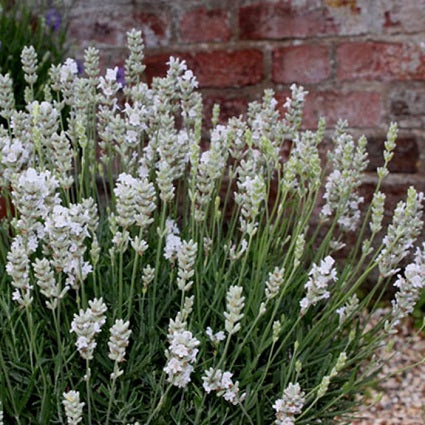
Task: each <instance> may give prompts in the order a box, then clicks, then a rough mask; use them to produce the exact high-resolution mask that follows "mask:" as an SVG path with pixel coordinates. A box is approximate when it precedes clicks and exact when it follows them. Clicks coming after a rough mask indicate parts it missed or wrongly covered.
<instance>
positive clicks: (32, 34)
mask: <svg viewBox="0 0 425 425" xmlns="http://www.w3.org/2000/svg"><path fill="white" fill-rule="evenodd" d="M0 10H1V13H0V41H1V45H0V73H2V74H6V73H9V74H10V75H13V81H14V94H15V100H16V104H17V106H18V107H20V108H21V107H23V106H24V105H25V102H24V88H25V86H26V84H25V80H24V73H23V72H22V64H21V52H22V49H23V48H24V46H30V45H32V46H33V47H34V49H35V51H36V52H37V54H38V57H39V58H40V63H39V64H38V68H37V77H38V78H37V81H36V82H35V84H34V90H35V96H36V98H37V99H39V98H41V95H42V89H43V86H44V84H45V83H46V82H47V80H48V72H49V68H50V66H51V64H58V63H60V62H62V61H63V60H64V58H65V55H66V50H67V48H66V44H65V41H66V33H67V23H66V19H64V18H65V15H63V16H62V15H61V14H60V12H59V9H56V8H55V7H53V5H49V4H44V2H41V3H40V2H39V3H38V4H37V5H36V4H35V3H34V2H32V1H19V0H18V1H11V0H1V1H0Z"/></svg>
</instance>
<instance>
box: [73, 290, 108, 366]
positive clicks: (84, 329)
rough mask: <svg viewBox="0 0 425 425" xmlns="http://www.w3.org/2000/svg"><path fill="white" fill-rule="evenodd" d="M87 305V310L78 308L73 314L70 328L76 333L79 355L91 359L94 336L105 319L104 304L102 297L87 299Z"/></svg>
mask: <svg viewBox="0 0 425 425" xmlns="http://www.w3.org/2000/svg"><path fill="white" fill-rule="evenodd" d="M89 305H90V307H89V308H88V309H87V310H83V309H80V311H79V313H78V314H74V319H73V321H72V322H71V330H70V332H74V333H75V334H76V335H77V342H76V343H75V345H76V347H77V349H78V352H79V353H80V355H81V357H82V358H83V359H86V360H91V359H93V352H94V349H95V348H96V345H97V343H96V341H95V336H96V335H97V334H98V333H99V332H100V331H101V329H102V326H103V325H104V323H105V320H106V318H105V315H104V313H105V311H106V305H105V304H104V303H103V301H102V298H100V299H94V300H92V301H89Z"/></svg>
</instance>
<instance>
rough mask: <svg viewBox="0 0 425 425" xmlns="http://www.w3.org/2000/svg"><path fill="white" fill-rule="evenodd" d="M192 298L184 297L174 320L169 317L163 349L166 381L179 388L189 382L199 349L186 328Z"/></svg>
mask: <svg viewBox="0 0 425 425" xmlns="http://www.w3.org/2000/svg"><path fill="white" fill-rule="evenodd" d="M193 300H194V297H193V296H192V297H186V298H185V301H184V307H183V309H182V311H180V312H179V313H178V314H177V316H176V318H175V320H172V319H170V324H169V326H168V335H167V337H168V343H169V347H168V349H167V350H165V356H166V358H167V364H166V365H165V367H164V371H165V372H166V373H167V375H168V377H167V380H168V382H170V383H171V384H173V385H175V386H176V387H179V388H184V387H186V386H187V384H188V383H189V382H190V375H191V374H192V372H193V369H194V368H193V363H195V361H196V356H197V354H198V351H199V350H198V348H197V347H198V346H199V344H200V341H199V340H198V339H197V338H195V337H194V336H193V334H192V332H190V331H188V330H187V318H188V316H189V314H190V313H191V312H192V308H193Z"/></svg>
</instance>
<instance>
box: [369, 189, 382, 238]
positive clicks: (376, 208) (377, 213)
mask: <svg viewBox="0 0 425 425" xmlns="http://www.w3.org/2000/svg"><path fill="white" fill-rule="evenodd" d="M384 204H385V194H384V193H382V192H376V193H374V194H373V198H372V202H371V208H372V216H371V220H370V224H369V226H370V231H371V232H372V233H378V232H379V231H380V230H381V229H382V220H383V218H384Z"/></svg>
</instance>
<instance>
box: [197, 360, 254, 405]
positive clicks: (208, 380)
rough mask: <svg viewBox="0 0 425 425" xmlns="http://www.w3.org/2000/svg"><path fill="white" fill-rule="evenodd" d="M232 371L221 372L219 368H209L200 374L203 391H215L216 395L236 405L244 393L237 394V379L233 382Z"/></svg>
mask: <svg viewBox="0 0 425 425" xmlns="http://www.w3.org/2000/svg"><path fill="white" fill-rule="evenodd" d="M232 376H233V373H231V372H228V371H227V372H223V371H222V370H221V369H214V368H212V367H211V368H209V369H208V370H206V371H205V373H204V375H203V376H202V381H203V384H202V386H203V387H204V390H205V392H207V393H208V394H209V393H210V392H212V391H216V392H217V396H218V397H223V398H224V399H225V400H226V401H228V402H229V403H232V404H233V405H237V404H239V403H241V402H242V401H243V400H244V399H245V396H246V394H245V393H244V394H239V381H236V382H233V380H232Z"/></svg>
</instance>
